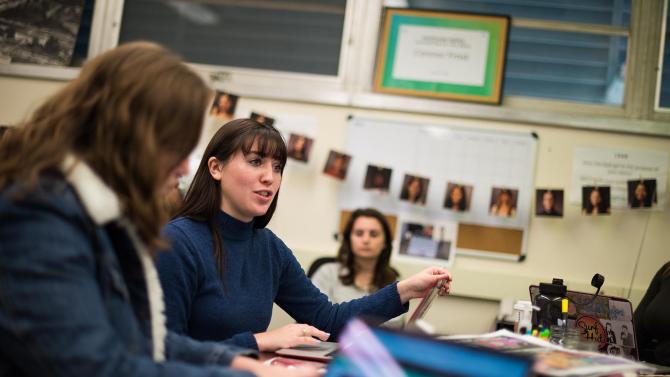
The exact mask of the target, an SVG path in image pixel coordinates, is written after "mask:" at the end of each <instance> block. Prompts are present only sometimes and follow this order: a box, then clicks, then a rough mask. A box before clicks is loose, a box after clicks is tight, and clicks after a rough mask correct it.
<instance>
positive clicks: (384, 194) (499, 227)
mask: <svg viewBox="0 0 670 377" xmlns="http://www.w3.org/2000/svg"><path fill="white" fill-rule="evenodd" d="M536 149H537V136H535V135H534V134H531V133H528V132H526V133H519V132H506V131H498V130H486V129H476V128H472V127H467V128H465V127H454V126H444V125H433V124H417V123H409V122H399V121H390V120H384V119H371V118H361V117H350V119H349V124H348V134H347V143H346V150H345V152H346V153H348V154H350V155H351V156H353V158H352V160H351V164H350V167H349V172H348V175H347V179H346V181H345V182H343V184H342V187H341V191H340V203H339V205H340V208H341V209H342V210H353V209H355V208H360V207H374V208H377V209H379V210H380V211H382V212H384V213H385V214H391V215H395V216H397V218H398V229H400V232H397V234H396V246H398V245H399V242H400V241H399V238H400V236H399V235H398V234H401V233H402V232H403V225H402V224H403V223H407V222H412V223H422V224H432V225H434V226H435V229H440V232H439V233H440V237H443V238H446V239H445V241H448V242H450V243H451V245H453V247H454V251H455V252H456V253H458V254H469V255H478V256H486V257H494V258H502V259H511V260H522V259H523V258H524V256H525V253H526V243H527V236H528V228H529V224H530V216H531V205H532V200H533V191H534V186H533V183H534V175H535V156H536V152H537V151H536ZM368 165H376V166H381V167H386V168H390V169H392V173H391V178H390V185H389V187H388V190H384V191H381V190H370V189H364V181H365V178H366V173H367V170H368ZM406 174H410V175H416V176H420V177H426V178H428V179H429V183H428V188H427V196H426V198H425V204H422V205H419V204H414V203H409V202H407V201H403V200H400V195H401V190H402V186H403V180H404V177H405V175H406ZM449 182H458V183H464V184H467V185H469V186H471V187H472V190H471V191H470V192H469V195H470V198H469V199H468V201H469V205H468V209H467V210H466V211H462V212H457V211H452V210H447V209H445V207H444V203H445V197H446V195H447V188H448V183H449ZM497 188H510V189H513V190H516V191H515V192H516V194H515V195H516V197H515V202H516V213H515V214H514V215H513V216H509V217H501V216H496V215H492V214H491V204H492V199H493V198H492V195H493V193H494V191H495V190H496V189H497ZM445 234H446V235H445Z"/></svg>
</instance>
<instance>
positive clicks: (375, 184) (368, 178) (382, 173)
mask: <svg viewBox="0 0 670 377" xmlns="http://www.w3.org/2000/svg"><path fill="white" fill-rule="evenodd" d="M392 172H393V170H392V169H389V168H385V167H381V166H376V165H368V168H367V171H366V173H365V182H363V188H364V189H366V190H379V191H389V186H390V185H391V173H392Z"/></svg>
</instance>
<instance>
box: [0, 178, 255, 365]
mask: <svg viewBox="0 0 670 377" xmlns="http://www.w3.org/2000/svg"><path fill="white" fill-rule="evenodd" d="M80 166H81V165H80ZM84 166H85V165H84ZM89 171H90V170H89ZM69 177H70V175H68V179H67V181H66V180H65V179H64V178H63V177H62V176H61V175H60V174H54V175H49V176H43V177H41V179H40V181H39V183H38V185H37V186H36V187H35V188H33V189H32V190H30V192H28V193H27V194H24V195H22V197H20V198H17V197H16V194H17V193H19V192H20V191H21V190H19V189H18V188H17V187H12V186H10V187H8V188H6V189H5V190H3V191H2V192H0V377H4V376H82V377H91V376H101V377H102V376H104V377H106V376H124V377H131V376H180V377H186V376H248V375H250V374H249V373H246V372H241V371H234V370H231V369H228V368H224V367H222V366H225V365H229V364H230V362H231V360H232V359H233V357H234V356H236V355H239V354H249V351H248V350H245V349H241V348H235V347H233V346H229V345H225V344H219V343H204V342H197V341H194V340H191V339H189V338H186V337H183V336H180V335H177V334H173V333H167V336H166V337H165V342H164V344H165V352H164V356H165V361H162V362H156V361H154V358H153V357H152V351H153V347H152V334H151V332H152V331H151V326H150V325H149V323H150V318H149V317H150V310H149V303H148V294H147V283H146V281H145V278H144V275H143V274H142V267H141V265H140V261H139V258H138V256H137V254H136V253H135V251H134V250H133V243H132V242H131V240H130V238H129V236H128V234H126V232H124V230H123V229H124V228H123V227H122V226H120V225H119V223H118V222H117V221H115V220H111V221H108V222H107V223H105V224H99V223H98V222H96V221H95V220H94V219H96V217H98V218H99V216H96V212H95V211H96V208H90V206H88V205H87V204H89V203H91V202H95V200H94V199H95V198H96V196H95V194H96V193H93V195H92V196H89V198H88V201H87V200H85V199H84V200H82V190H89V191H90V189H91V188H92V189H93V190H95V189H96V188H100V186H95V185H93V186H88V188H86V187H84V188H82V187H78V184H77V182H73V181H72V180H71V179H70V178H69ZM80 178H81V177H80ZM95 178H96V179H97V177H95ZM79 181H81V179H80V180H79ZM98 181H99V179H98ZM100 182H101V181H99V182H98V183H97V184H98V185H99V184H100ZM79 183H81V182H79ZM81 186H87V184H83V185H81ZM105 188H106V187H105ZM107 190H109V189H107ZM98 191H105V190H104V189H103V190H98ZM109 191H111V190H109ZM84 196H86V195H84ZM98 199H104V196H102V197H99V198H98ZM92 200H93V201H92ZM94 207H95V206H94ZM102 207H104V205H102ZM102 207H101V208H102Z"/></svg>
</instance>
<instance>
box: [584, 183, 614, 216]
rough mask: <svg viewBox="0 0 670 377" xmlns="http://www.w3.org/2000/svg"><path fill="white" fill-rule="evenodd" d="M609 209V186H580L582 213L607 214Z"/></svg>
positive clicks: (590, 214) (589, 214) (588, 214)
mask: <svg viewBox="0 0 670 377" xmlns="http://www.w3.org/2000/svg"><path fill="white" fill-rule="evenodd" d="M610 212H611V210H610V187H609V186H584V187H582V214H583V215H587V216H592V215H596V216H598V215H609V214H610Z"/></svg>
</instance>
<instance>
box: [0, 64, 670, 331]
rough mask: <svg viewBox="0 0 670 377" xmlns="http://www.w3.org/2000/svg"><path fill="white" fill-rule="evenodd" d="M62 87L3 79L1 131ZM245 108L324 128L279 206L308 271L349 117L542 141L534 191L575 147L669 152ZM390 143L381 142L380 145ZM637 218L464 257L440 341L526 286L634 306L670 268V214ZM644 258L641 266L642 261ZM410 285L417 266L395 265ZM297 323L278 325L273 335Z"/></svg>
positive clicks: (396, 115) (439, 313) (475, 325)
mask: <svg viewBox="0 0 670 377" xmlns="http://www.w3.org/2000/svg"><path fill="white" fill-rule="evenodd" d="M61 85H62V83H61V82H55V81H41V80H29V79H21V78H9V77H0V123H9V124H12V123H16V122H18V121H20V120H21V119H23V118H24V117H25V116H26V115H27V113H28V112H29V111H30V110H31V109H33V108H34V106H35V105H36V104H37V103H39V102H40V101H41V100H42V99H43V98H45V97H46V96H48V95H49V94H51V93H53V92H54V91H55V90H57V89H58V88H59V87H61ZM238 106H239V107H240V108H245V109H255V110H258V111H260V112H263V113H267V114H268V115H270V116H273V115H274V116H281V115H283V114H286V115H288V114H305V115H309V116H313V117H315V118H316V119H317V120H318V132H317V134H316V142H315V145H314V150H313V152H312V153H313V154H312V156H313V157H312V161H310V163H309V164H308V165H307V167H306V168H301V169H296V167H295V166H291V165H290V164H289V166H287V168H286V171H285V174H284V182H283V186H282V190H281V195H280V197H281V198H280V201H279V206H278V209H277V212H276V214H275V217H274V219H273V221H272V222H271V224H270V228H271V229H272V230H273V231H274V232H275V233H277V234H278V235H279V236H280V237H281V238H282V239H283V240H284V241H285V242H286V244H287V245H288V246H289V247H291V248H292V249H293V250H294V251H295V254H296V256H297V257H298V259H299V260H300V261H301V263H303V266H305V267H307V266H309V263H310V262H311V260H313V259H314V258H316V257H318V256H322V255H332V254H334V253H335V251H336V250H337V246H338V245H337V242H336V241H335V240H334V239H333V233H334V232H335V231H336V229H337V224H338V205H337V203H338V185H339V184H338V182H337V181H335V180H333V179H329V178H327V177H324V176H323V175H321V173H320V172H321V169H322V168H323V165H324V164H325V159H326V156H327V154H328V151H329V150H330V149H337V148H340V147H342V146H344V145H345V142H346V130H347V117H348V116H349V115H350V114H353V115H356V116H365V117H376V118H382V119H393V120H403V121H408V122H430V123H434V124H444V125H456V126H465V127H467V126H472V127H479V128H488V129H504V130H514V131H534V132H536V133H537V134H538V135H539V144H538V153H537V158H538V161H537V172H536V178H535V186H537V187H563V188H565V189H566V190H567V189H568V187H569V186H570V182H571V169H572V153H573V150H574V148H575V147H576V146H580V145H593V146H620V147H626V148H648V149H654V150H662V151H670V139H668V138H659V137H643V136H634V135H623V134H614V133H606V132H595V131H582V130H574V129H561V128H550V127H544V126H534V125H528V124H509V123H500V122H490V121H479V120H473V119H458V118H449V117H438V116H429V115H417V114H408V113H400V112H391V111H372V110H365V109H353V108H347V107H333V106H323V105H313V104H304V103H291V102H282V101H269V100H261V99H253V98H242V99H241V100H240V103H239V105H238ZM370 142H371V143H374V142H383V138H382V135H380V139H379V140H371V141H370ZM669 206H670V204H666V206H665V208H664V209H663V211H662V212H630V211H623V210H614V211H613V213H612V215H611V216H607V217H597V218H593V217H583V216H581V214H580V208H579V207H578V206H573V205H568V206H567V207H566V209H565V217H564V218H563V219H547V218H533V219H532V220H531V224H530V234H529V239H528V256H527V259H526V260H525V261H524V262H522V263H516V262H507V261H499V260H492V259H483V258H476V257H467V256H458V257H457V258H456V260H455V263H454V265H453V267H452V273H453V275H454V283H453V289H452V290H453V292H454V294H455V296H456V297H454V298H450V299H441V300H440V301H439V302H438V305H437V306H436V307H435V308H434V309H433V310H434V311H435V313H432V312H431V314H430V315H429V319H432V320H434V321H435V322H436V323H435V325H436V327H437V328H438V330H439V331H442V332H449V333H459V332H472V331H486V330H488V329H489V328H490V326H491V324H492V322H493V317H494V316H495V314H496V313H497V301H498V300H500V299H502V298H504V297H511V298H515V299H522V298H527V296H528V285H529V284H533V283H535V284H536V283H538V282H540V281H548V280H550V279H551V278H552V277H563V278H564V279H566V282H567V284H568V286H569V287H570V288H572V289H577V290H590V289H589V286H590V280H591V276H592V275H593V274H594V273H595V272H599V273H601V274H603V275H605V277H606V281H605V286H604V291H605V292H606V293H609V294H612V295H621V296H628V295H629V287H631V286H632V292H631V294H630V297H631V299H632V300H633V301H634V303H635V304H636V303H637V302H639V300H640V299H641V296H642V294H643V293H644V291H645V290H646V288H647V285H648V283H649V281H650V280H651V277H652V276H653V274H654V273H655V272H656V271H657V270H658V268H660V266H661V265H662V264H663V263H664V262H666V261H668V260H670V211H669V210H668V207H669ZM640 250H641V253H640V258H639V263H638V264H637V268H636V267H635V266H636V260H637V257H638V252H639V251H640ZM396 266H397V267H398V269H399V270H400V272H401V273H402V274H403V275H404V276H407V275H409V274H411V273H413V272H415V271H417V270H418V269H419V267H417V266H416V265H410V264H396ZM287 321H290V318H287V317H283V316H280V315H277V316H276V318H275V321H273V326H276V325H278V324H281V323H286V322H287Z"/></svg>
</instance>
